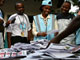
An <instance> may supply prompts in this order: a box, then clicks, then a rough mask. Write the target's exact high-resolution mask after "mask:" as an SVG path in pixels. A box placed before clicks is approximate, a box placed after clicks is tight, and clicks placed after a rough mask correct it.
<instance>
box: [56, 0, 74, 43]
mask: <svg viewBox="0 0 80 60" xmlns="http://www.w3.org/2000/svg"><path fill="white" fill-rule="evenodd" d="M70 9H71V3H70V2H69V1H65V2H64V3H63V4H62V6H61V12H60V13H59V14H58V15H57V20H58V28H59V33H61V32H62V31H63V30H65V28H67V26H68V25H69V23H70V22H71V21H72V19H73V18H74V17H75V16H74V14H71V13H69V10H70ZM60 43H61V44H75V33H73V34H71V35H69V36H68V37H66V38H64V39H62V40H61V41H60Z"/></svg>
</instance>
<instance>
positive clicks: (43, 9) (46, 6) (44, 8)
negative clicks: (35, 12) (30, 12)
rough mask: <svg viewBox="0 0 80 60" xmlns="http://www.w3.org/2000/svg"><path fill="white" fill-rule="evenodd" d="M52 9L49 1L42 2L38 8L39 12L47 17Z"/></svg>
mask: <svg viewBox="0 0 80 60" xmlns="http://www.w3.org/2000/svg"><path fill="white" fill-rule="evenodd" d="M51 7H52V1H51V0H43V1H42V6H41V7H40V10H41V12H42V13H44V14H46V15H48V14H49V13H50V12H51Z"/></svg>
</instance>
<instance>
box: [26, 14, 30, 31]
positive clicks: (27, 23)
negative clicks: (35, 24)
mask: <svg viewBox="0 0 80 60" xmlns="http://www.w3.org/2000/svg"><path fill="white" fill-rule="evenodd" d="M25 17H26V19H27V24H28V25H27V27H28V29H27V30H28V31H29V30H31V24H30V22H29V18H28V16H27V15H25Z"/></svg>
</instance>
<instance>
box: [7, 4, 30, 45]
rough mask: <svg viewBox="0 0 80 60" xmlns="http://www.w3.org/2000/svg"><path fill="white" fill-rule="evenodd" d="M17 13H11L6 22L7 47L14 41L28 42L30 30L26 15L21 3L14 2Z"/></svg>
mask: <svg viewBox="0 0 80 60" xmlns="http://www.w3.org/2000/svg"><path fill="white" fill-rule="evenodd" d="M15 8H16V10H17V13H15V14H13V15H11V16H10V17H9V19H8V22H7V25H9V26H7V32H8V33H9V32H10V33H11V36H10V34H8V47H10V46H11V45H14V44H15V43H18V42H21V43H29V40H30V37H29V34H30V33H29V31H30V30H31V27H30V23H29V19H28V16H27V15H26V14H24V5H23V3H16V7H15Z"/></svg>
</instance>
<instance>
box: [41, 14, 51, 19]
mask: <svg viewBox="0 0 80 60" xmlns="http://www.w3.org/2000/svg"><path fill="white" fill-rule="evenodd" d="M40 17H41V18H42V19H44V20H48V19H50V15H48V16H47V17H46V18H44V17H43V16H42V14H41V15H40Z"/></svg>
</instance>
